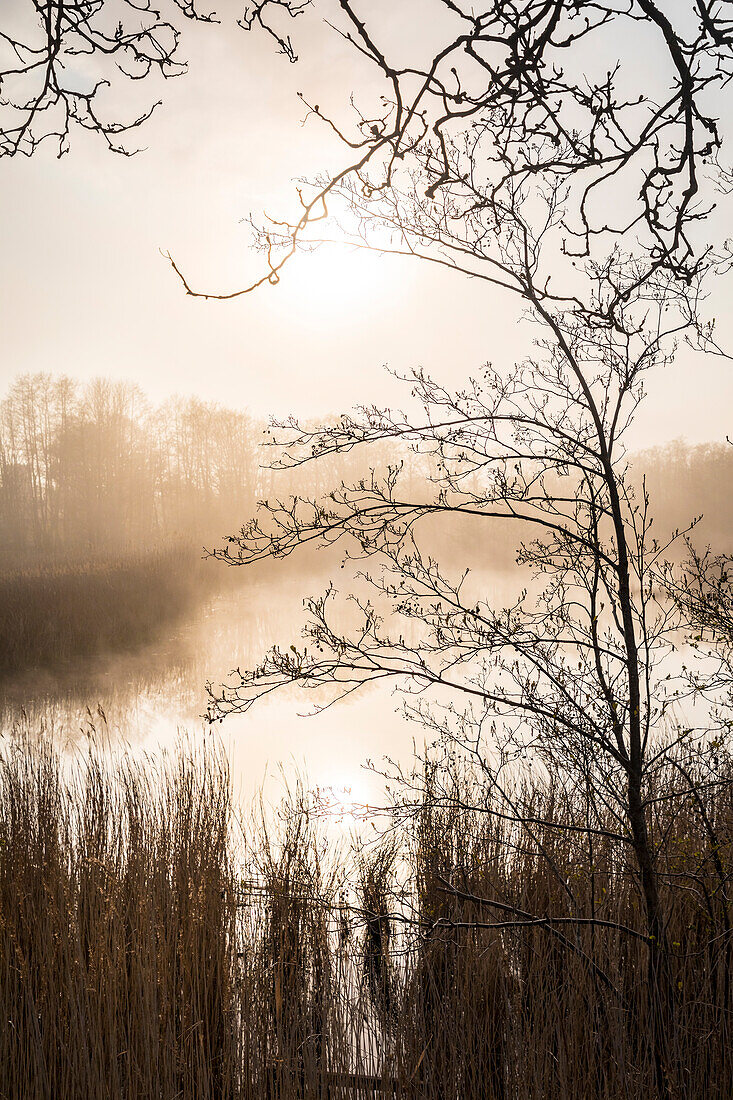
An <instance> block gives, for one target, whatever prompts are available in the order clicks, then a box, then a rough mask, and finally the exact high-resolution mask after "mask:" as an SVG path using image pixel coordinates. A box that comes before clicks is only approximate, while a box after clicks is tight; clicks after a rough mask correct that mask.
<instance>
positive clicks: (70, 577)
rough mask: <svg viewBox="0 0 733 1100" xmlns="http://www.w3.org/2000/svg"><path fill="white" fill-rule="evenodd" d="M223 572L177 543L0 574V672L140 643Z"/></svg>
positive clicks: (209, 587) (184, 611)
mask: <svg viewBox="0 0 733 1100" xmlns="http://www.w3.org/2000/svg"><path fill="white" fill-rule="evenodd" d="M206 566H208V568H206ZM221 579H222V571H221V570H217V569H215V568H213V567H212V563H210V562H209V563H206V562H203V561H202V560H201V552H200V551H197V550H195V549H192V548H187V547H179V546H176V547H165V548H159V549H157V550H152V551H150V552H148V553H138V554H130V555H120V556H119V557H116V558H114V559H108V560H93V561H88V562H77V563H73V562H69V563H67V564H65V565H62V566H60V567H57V568H52V567H42V566H41V567H38V568H31V569H27V570H15V571H13V572H9V573H5V574H0V675H2V674H9V673H15V672H18V671H22V670H25V669H31V668H34V667H54V666H58V665H59V664H61V663H63V662H64V661H68V660H72V659H73V658H76V657H86V656H90V655H93V654H98V653H104V652H116V651H117V652H119V651H121V650H126V649H131V648H134V647H136V646H139V645H142V644H144V643H145V642H147V641H149V640H150V639H151V638H153V637H155V636H156V634H157V633H158V632H159V631H160V629H161V627H162V626H164V625H165V624H170V623H171V622H175V621H176V620H177V619H179V618H181V617H182V616H184V615H185V614H187V613H188V612H190V611H191V610H192V609H193V608H195V606H196V604H197V603H198V601H200V599H201V598H202V595H205V594H206V593H207V592H211V591H212V590H213V588H214V587H216V585H217V583H220V582H221Z"/></svg>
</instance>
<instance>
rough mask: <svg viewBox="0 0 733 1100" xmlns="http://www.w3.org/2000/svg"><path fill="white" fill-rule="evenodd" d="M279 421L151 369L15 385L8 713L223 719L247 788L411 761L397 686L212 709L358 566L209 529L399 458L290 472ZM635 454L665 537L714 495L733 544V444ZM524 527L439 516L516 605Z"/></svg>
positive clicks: (443, 549) (141, 736)
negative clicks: (216, 400) (277, 777)
mask: <svg viewBox="0 0 733 1100" xmlns="http://www.w3.org/2000/svg"><path fill="white" fill-rule="evenodd" d="M261 440H262V426H261V425H257V424H255V423H254V422H253V421H252V420H251V419H250V418H249V417H248V416H247V415H246V414H244V413H238V412H232V411H230V410H226V409H223V408H221V407H220V406H214V405H206V404H205V403H202V402H200V401H188V402H186V401H180V400H177V399H173V400H171V401H169V402H168V403H167V404H166V405H164V406H161V407H159V408H153V407H152V406H151V405H150V404H149V403H148V402H147V401H146V399H145V397H144V395H143V394H142V392H141V391H140V390H139V389H138V388H137V387H134V386H127V385H112V384H110V383H106V382H105V381H104V380H98V381H96V382H93V383H90V384H88V385H87V386H86V387H83V388H80V387H79V386H78V385H77V384H76V383H75V382H73V380H70V379H52V378H51V377H50V376H47V375H35V376H24V377H23V378H21V379H18V380H17V381H16V382H15V383H14V384H13V385H12V386H11V387H10V390H9V391H8V394H7V396H6V397H5V398H4V399H3V400H2V401H1V402H0V534H1V535H2V538H1V539H0V549H1V550H2V554H1V555H0V558H1V560H0V586H2V592H1V593H0V596H2V599H1V600H0V603H3V604H4V607H3V608H1V609H0V616H4V618H3V621H2V636H3V639H4V641H3V644H4V652H3V655H2V660H0V674H1V677H2V678H1V679H0V721H1V722H2V727H3V729H4V730H6V731H8V730H12V729H13V727H14V726H18V725H19V724H21V725H25V726H27V727H29V728H31V729H40V728H42V727H43V728H47V729H52V730H54V731H55V732H56V733H57V734H58V736H59V738H60V739H62V740H64V741H68V742H70V743H72V744H74V743H78V742H79V741H80V740H83V739H84V738H85V737H90V736H92V737H95V738H100V737H101V738H106V739H109V740H110V741H111V742H113V743H118V744H120V743H128V744H130V745H132V746H135V747H136V748H140V749H145V748H150V749H153V748H155V747H158V746H160V745H167V744H171V743H172V742H174V741H175V739H176V738H177V737H178V736H179V735H180V733H181V731H184V730H185V731H189V732H190V733H191V734H193V735H195V736H212V735H215V736H219V737H221V738H222V739H223V741H224V743H225V745H226V746H227V748H228V751H229V754H230V759H231V762H232V767H233V773H234V777H235V783H237V784H238V785H239V786H240V787H241V788H242V790H243V791H246V792H252V791H254V790H255V789H256V788H257V787H258V786H259V784H260V783H261V782H262V780H263V778H264V776H265V773H266V772H267V771H268V769H269V771H270V772H271V773H272V772H275V771H276V770H277V765H278V764H279V763H281V762H282V763H283V764H284V765H285V767H286V770H289V771H290V773H292V772H294V771H295V770H300V771H301V772H303V773H307V778H308V780H309V782H311V783H312V784H314V785H316V786H332V787H336V788H339V789H344V788H349V789H350V791H351V792H352V793H353V797H354V800H359V799H361V800H364V801H366V800H368V799H369V798H370V797H371V798H373V797H374V796H375V795H374V792H375V790H376V787H377V781H376V779H375V778H374V777H373V776H371V775H369V774H368V773H366V772H365V771H364V770H363V768H362V763H363V761H364V760H365V759H366V758H371V759H372V760H374V761H375V763H377V764H379V761H380V759H381V758H382V757H383V756H384V755H389V756H391V757H395V758H400V759H403V760H404V759H405V758H407V757H408V756H409V755H410V753H411V751H412V744H413V739H415V740H416V742H417V744H418V747H421V746H422V744H423V741H424V738H425V731H423V730H422V729H421V728H420V727H418V726H416V725H414V724H411V723H407V722H406V721H405V719H404V718H403V717H402V716H401V714H400V713H399V703H400V700H399V698H394V697H393V695H392V689H391V688H383V687H370V688H368V689H362V690H361V691H360V692H359V693H357V694H356V695H355V696H352V697H350V699H349V700H348V701H346V702H341V703H339V704H337V705H336V706H333V707H331V708H329V709H327V710H326V711H325V712H323V713H320V714H318V715H314V714H313V711H314V707H315V703H316V699H315V698H314V696H313V693H312V692H311V693H309V692H307V691H305V692H303V691H301V692H296V691H294V690H287V691H281V692H278V693H277V694H276V696H274V697H271V698H269V699H267V700H264V701H262V702H260V703H259V704H258V705H257V706H256V707H254V708H253V709H252V710H251V711H250V712H249V713H248V714H246V715H233V716H231V717H230V718H228V719H227V721H226V722H225V723H224V724H223V725H219V726H217V727H215V729H214V731H213V732H212V729H211V727H207V726H206V724H205V722H204V720H203V715H204V714H205V711H206V705H207V693H206V684H207V682H210V683H211V684H213V685H214V686H215V687H216V686H218V685H220V684H222V683H224V682H225V681H227V679H228V678H229V676H230V674H231V672H232V670H233V669H236V668H241V669H250V668H253V667H255V666H256V665H257V664H258V663H259V662H260V661H261V660H262V657H263V656H264V654H265V653H266V652H267V650H268V649H269V648H270V647H271V646H272V645H275V644H277V645H279V646H280V647H281V648H283V649H285V650H286V649H287V648H288V646H289V645H290V644H291V643H293V642H295V643H298V641H299V639H300V629H301V626H302V624H303V621H304V615H305V612H304V609H303V599H304V597H305V596H308V595H318V594H320V593H322V592H323V591H324V590H325V588H326V586H327V584H328V582H329V579H334V580H335V581H336V584H337V587H338V585H339V582H341V584H342V585H343V587H344V591H346V590H347V588H348V586H349V585H351V584H352V583H353V579H352V578H350V575H349V574H348V571H347V573H346V574H344V573H341V572H340V568H339V566H340V561H341V557H342V552H343V548H342V547H337V548H334V549H332V550H331V551H329V552H327V553H323V554H307V553H300V554H299V553H296V554H294V555H293V556H291V557H289V558H287V559H286V560H284V561H274V562H266V563H260V564H257V565H254V566H248V567H246V568H242V569H238V568H227V567H226V566H225V565H223V564H222V563H221V562H218V561H214V560H211V559H209V560H203V559H202V551H201V547H202V545H206V546H208V547H209V548H212V547H215V546H216V545H220V544H221V543H220V540H221V539H222V537H224V536H225V535H226V534H227V533H229V532H234V531H236V530H238V528H239V527H240V526H241V524H242V523H243V522H245V521H246V520H247V518H248V517H249V516H250V515H251V514H252V513H253V512H254V509H255V507H256V500H257V498H258V497H265V496H267V495H268V494H277V495H278V496H279V497H280V498H281V499H283V498H286V497H287V496H288V495H290V494H291V493H294V492H297V493H300V494H303V495H312V496H319V495H320V494H322V493H323V492H326V491H328V490H329V489H330V488H331V487H332V486H334V485H337V484H339V482H340V481H341V480H342V479H343V480H346V481H351V480H355V479H358V477H360V476H364V474H365V471H367V470H368V467H369V465H370V464H372V463H376V464H377V465H379V463H380V462H381V463H382V465H384V464H385V463H386V462H387V461H390V460H391V459H392V458H393V457H394V456H393V455H391V454H386V453H380V452H378V448H372V450H371V453H370V455H369V456H363V457H362V456H361V455H355V454H353V453H352V454H349V455H347V456H339V458H338V461H334V460H333V458H326V459H324V460H319V462H317V463H314V464H308V465H307V466H306V467H304V468H303V470H299V471H287V472H285V473H279V474H276V473H274V472H273V471H272V470H268V469H266V468H262V462H263V460H264V459H263V452H262V448H261V446H260V444H261ZM375 451H377V452H378V453H376V455H375ZM266 457H269V456H267V455H265V458H266ZM404 457H405V458H406V462H407V466H406V470H405V475H404V476H405V481H406V483H407V484H406V491H407V492H411V493H418V494H420V493H421V492H423V493H424V492H425V485H426V482H425V474H426V469H427V467H426V465H425V463H426V457H425V456H422V455H415V454H414V453H410V452H406V454H405V456H404ZM633 469H634V471H635V480H636V482H637V483H638V486H639V492H641V476H640V475H641V474H644V476H645V477H646V489H647V491H648V493H649V496H650V501H651V507H650V511H651V513H652V514H653V515H655V517H656V519H655V525H654V527H653V528H652V534H653V535H655V536H656V537H657V538H658V539H659V540H660V541H661V542H664V541H665V540H666V539H667V538H668V536H669V533H670V532H671V531H672V530H673V529H674V528H681V529H683V528H684V527H685V526H686V525H687V523H688V522H689V521H690V520H691V519H692V518H693V517H695V516H698V515H700V514H701V513H704V517H705V518H704V520H703V521H702V522H701V524H700V525H699V527H698V528H697V529H696V530H695V532H694V536H695V539H696V541H697V543H698V545H705V544H706V543H708V542H710V543H711V544H712V545H713V546H714V548H715V549H716V550H717V551H725V550H730V549H731V548H732V547H733V504H732V503H731V500H730V499H729V496H728V494H727V492H726V491H725V487H726V485H727V484H730V479H731V474H732V473H733V449H732V448H730V447H725V446H715V445H710V446H707V447H697V448H688V447H686V446H685V445H684V444H682V443H675V444H670V445H669V446H668V447H666V448H657V449H655V450H653V451H648V452H645V453H643V454H640V455H638V456H636V458H635V460H634V465H633ZM636 471H638V473H636ZM477 524H478V526H477ZM520 537H521V532H520V533H519V534H518V532H517V530H516V529H515V528H513V527H512V526H511V524H509V523H504V522H502V523H494V524H493V525H491V526H490V527H489V526H487V525H486V524H485V523H481V521H468V520H466V519H465V518H464V519H461V520H460V522H458V521H457V520H456V519H455V518H452V519H451V523H450V525H446V526H444V527H443V528H440V527H436V528H435V530H431V531H430V542H431V544H432V546H431V552H434V553H435V556H436V558H437V560H438V561H439V562H440V563H441V566H442V567H443V569H444V570H445V571H446V572H449V573H450V574H451V576H452V577H453V578H454V579H456V580H457V579H458V578H459V577H460V575H461V573H462V572H463V571H464V569H466V568H470V569H471V574H470V576H469V579H468V581H467V585H468V587H469V589H470V591H471V593H472V594H473V596H474V598H476V599H479V598H480V599H486V598H490V599H491V601H492V602H493V603H494V604H495V605H499V606H504V605H508V604H510V603H511V602H512V601H514V600H515V599H516V598H517V596H518V594H519V592H520V590H521V589H522V587H523V586H526V585H528V584H531V578H530V577H529V576H528V575H527V574H526V573H523V572H522V570H520V569H518V567H517V566H516V563H515V556H516V547H517V545H518V541H519V538H520ZM303 715H309V716H308V717H303Z"/></svg>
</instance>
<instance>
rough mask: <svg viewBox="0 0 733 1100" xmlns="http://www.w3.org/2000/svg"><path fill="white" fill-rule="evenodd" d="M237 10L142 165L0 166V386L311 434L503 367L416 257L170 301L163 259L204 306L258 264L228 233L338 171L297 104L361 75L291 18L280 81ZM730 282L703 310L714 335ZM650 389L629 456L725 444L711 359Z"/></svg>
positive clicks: (210, 36) (400, 11) (472, 301)
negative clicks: (31, 374)
mask: <svg viewBox="0 0 733 1100" xmlns="http://www.w3.org/2000/svg"><path fill="white" fill-rule="evenodd" d="M13 2H18V0H13ZM240 6H241V5H239V4H236V5H235V4H233V3H231V2H230V0H224V2H223V3H220V4H219V5H217V8H218V11H219V12H220V14H221V15H222V18H223V23H222V25H221V26H198V27H190V26H189V27H186V28H185V31H186V33H185V34H184V38H183V49H182V52H183V54H184V56H186V57H187V58H188V60H189V71H188V73H187V74H186V75H185V76H184V77H181V78H179V79H176V80H171V81H168V82H166V84H165V87H164V88H163V95H164V103H163V106H162V107H161V108H160V109H159V110H158V112H157V113H156V115H155V116H154V118H153V119H152V120H151V121H150V122H149V123H148V124H147V125H146V127H145V129H144V131H141V132H140V140H141V142H142V143H144V145H145V146H146V148H145V149H144V151H142V152H140V153H139V154H138V155H137V156H135V157H132V158H124V157H120V156H115V155H113V154H111V153H110V152H109V151H107V150H106V148H105V147H104V145H103V143H102V142H101V141H99V140H98V139H96V138H95V137H94V136H93V135H85V134H80V133H76V134H73V135H72V141H71V149H70V152H69V153H68V154H67V155H65V156H64V157H62V158H61V159H58V158H56V157H55V156H54V154H53V151H52V149H51V148H50V147H47V148H45V149H42V150H41V151H40V152H39V153H38V154H36V155H35V156H34V157H33V158H30V159H25V158H16V159H14V160H12V161H11V160H8V159H6V160H4V161H3V162H2V165H1V166H0V174H1V178H2V192H1V193H0V194H1V196H2V202H1V203H0V288H1V290H2V293H1V295H0V346H1V347H2V359H1V360H0V388H2V389H4V388H5V386H7V384H8V383H9V382H10V381H11V380H12V378H14V377H15V376H17V375H18V374H21V373H25V372H28V371H40V370H43V371H50V372H52V373H66V374H70V375H72V376H74V377H76V378H79V379H82V380H84V379H87V378H90V377H93V376H95V375H100V374H101V375H105V376H109V377H112V378H115V379H129V380H130V381H132V382H136V383H139V384H140V385H141V387H142V388H143V389H144V390H145V391H146V392H147V393H148V395H149V396H150V397H151V399H152V400H154V401H158V400H162V399H164V398H165V397H167V396H168V395H169V394H171V393H180V394H184V395H187V394H193V395H196V396H199V397H202V398H204V399H206V400H213V401H219V402H222V403H225V404H228V405H231V406H236V407H246V408H248V409H249V410H251V411H252V412H253V413H254V414H255V415H257V416H267V415H269V414H274V415H275V416H282V415H286V414H288V413H295V414H297V415H300V416H304V417H312V416H328V415H329V414H333V413H341V412H343V411H346V410H347V409H348V408H349V407H351V406H353V405H354V404H355V403H357V402H372V401H373V402H375V403H378V404H382V403H392V404H399V403H400V400H401V388H400V385H399V384H398V383H397V382H396V381H395V380H394V379H393V378H392V377H391V375H390V374H389V373H388V372H387V371H385V369H384V368H385V366H388V367H389V368H391V369H392V370H394V371H396V372H398V373H400V372H405V371H408V370H410V369H411V368H412V367H414V366H421V367H424V368H425V369H426V370H428V371H430V372H432V373H434V374H435V375H437V376H438V377H439V378H440V379H441V380H445V381H451V382H454V383H455V384H456V385H457V386H460V384H461V383H462V382H463V381H464V380H465V378H466V377H467V375H468V374H470V373H471V372H473V371H476V370H478V368H479V367H480V366H481V365H482V364H483V363H485V362H486V361H487V360H490V361H492V362H494V363H495V364H496V365H501V364H507V365H508V364H509V363H510V362H511V360H512V357H513V354H514V353H515V351H516V343H517V339H516V337H517V328H516V325H517V321H518V312H517V308H516V305H515V304H514V303H513V302H512V301H510V300H507V299H506V298H504V299H502V298H501V296H499V295H496V294H495V293H493V292H489V293H487V290H486V289H485V287H484V286H483V285H482V284H481V283H479V282H478V281H471V280H468V279H466V278H465V277H460V276H457V275H454V274H451V273H447V272H437V271H435V270H434V269H432V268H430V267H429V266H428V265H424V264H420V263H419V261H413V260H408V259H403V258H397V257H380V256H377V255H375V254H368V253H366V254H365V253H363V252H361V251H360V252H349V251H348V250H344V249H338V248H331V249H330V250H329V251H328V252H327V251H326V250H325V249H324V250H321V251H320V252H319V253H316V254H315V255H312V256H299V257H297V258H296V259H295V260H294V261H293V262H292V264H291V266H290V267H289V269H287V270H286V271H285V273H284V275H283V278H282V281H281V283H280V284H279V285H278V286H277V287H269V286H266V287H264V288H262V289H261V290H260V291H258V292H257V293H256V294H253V295H250V296H246V297H244V298H240V299H236V300H234V301H230V302H216V301H204V300H199V299H193V298H191V297H188V296H186V295H185V293H184V291H183V289H182V287H181V285H180V284H179V283H178V281H177V280H176V278H175V275H174V273H173V271H172V269H171V268H170V266H169V265H168V264H167V262H166V260H165V259H164V257H163V256H162V255H161V250H162V251H166V250H168V251H170V253H171V254H172V255H173V256H174V258H175V259H176V261H177V262H178V263H179V265H180V266H181V268H182V270H183V271H184V272H185V273H186V275H187V277H188V278H189V279H190V281H191V283H192V284H193V285H194V286H196V287H199V288H201V289H211V290H213V291H227V290H231V289H233V288H235V287H237V286H240V285H242V284H244V283H246V282H248V281H249V280H251V279H252V278H256V277H257V276H258V275H259V274H260V273H261V271H262V265H263V260H262V257H261V256H260V255H258V254H256V253H254V252H252V251H251V250H249V248H248V236H247V228H246V224H244V222H243V219H246V217H247V216H248V215H249V214H250V213H252V214H253V215H255V217H257V216H260V215H261V214H262V212H263V211H265V212H267V213H269V214H272V215H273V216H276V217H277V216H281V217H289V216H291V215H292V213H293V212H294V210H295V209H296V204H297V199H296V196H295V185H294V182H293V181H294V179H295V178H296V177H300V176H309V175H312V174H314V173H316V172H318V171H319V170H322V169H328V168H329V167H333V166H334V165H335V164H337V163H338V158H339V156H340V150H339V146H338V143H337V142H336V141H335V140H334V139H333V138H331V137H329V135H328V133H327V132H325V130H324V128H323V126H322V125H321V124H320V123H319V122H318V121H317V120H314V119H312V118H311V119H310V120H309V121H308V122H307V123H306V124H305V125H303V124H302V120H303V116H304V114H305V111H304V108H303V105H302V103H301V102H300V101H299V100H298V97H297V92H298V91H299V90H300V91H303V92H305V93H306V94H307V95H308V96H309V97H310V98H311V101H312V102H318V101H319V100H320V102H322V103H323V102H327V103H329V104H333V105H334V107H335V108H337V109H340V108H342V107H344V106H345V105H346V104H347V102H348V93H349V91H350V89H351V88H352V87H353V86H358V87H362V86H363V84H364V80H365V77H366V74H365V73H364V72H363V71H361V69H360V66H359V62H358V59H356V60H355V57H354V54H353V51H351V50H350V49H348V48H347V47H345V46H344V45H343V44H342V43H340V41H339V40H338V38H337V37H336V36H335V35H334V34H333V33H331V32H329V31H328V30H327V29H325V30H324V28H323V25H322V24H321V23H320V21H319V20H318V19H315V18H314V17H312V16H308V19H310V22H308V19H306V17H303V18H302V20H299V21H297V29H298V30H299V31H300V34H299V35H298V37H297V38H296V43H297V45H298V46H299V48H300V56H301V59H300V61H299V63H298V64H297V65H291V64H289V63H288V61H287V60H286V59H285V58H283V57H281V56H278V55H277V51H276V49H275V48H274V44H273V43H272V41H271V40H270V39H268V38H267V37H266V36H265V35H263V34H261V33H260V34H245V33H244V32H243V31H241V30H239V29H238V28H237V27H236V26H235V24H234V19H233V16H234V13H235V11H236V12H237V13H238V12H239V8H240ZM371 9H372V11H376V9H380V10H381V13H382V14H384V13H385V12H386V11H389V13H390V14H389V19H391V20H392V22H393V24H394V26H393V28H392V29H393V31H394V33H395V36H396V38H395V40H396V41H399V38H400V36H401V35H405V34H406V33H408V31H410V30H411V29H412V28H414V27H418V28H419V34H420V35H422V36H423V38H424V40H425V44H426V47H427V46H429V44H430V41H429V39H430V35H431V33H434V30H435V29H434V28H431V27H428V26H425V21H424V20H423V21H421V20H420V16H419V3H417V2H416V0H415V2H412V0H410V2H406V0H403V2H402V3H401V4H400V5H399V6H394V5H387V4H385V3H384V2H383V0H372V3H371ZM139 91H140V92H141V91H142V89H136V88H135V89H133V92H134V93H135V94H137V93H138V92H139ZM145 94H146V95H149V94H150V92H148V91H147V90H145ZM728 159H733V158H731V157H730V156H729V158H728ZM731 228H733V227H731ZM721 232H725V233H727V232H728V227H727V226H725V225H722V226H721ZM731 285H733V284H731V283H730V282H729V283H728V285H727V286H724V287H721V288H720V289H719V290H718V291H717V292H716V294H717V298H718V299H719V300H716V301H715V302H714V303H713V304H714V307H715V309H716V310H717V311H718V313H719V314H721V315H722V317H723V327H724V329H725V326H726V322H725V314H726V310H727V304H728V301H729V299H730V290H731ZM648 388H649V400H648V401H647V402H646V403H645V405H644V406H643V408H642V411H641V413H640V415H639V417H638V419H637V423H636V427H635V432H634V436H633V440H634V442H635V443H636V444H637V445H638V446H650V445H654V444H658V443H663V442H665V441H666V440H669V439H675V438H680V437H683V438H686V439H687V440H689V441H690V442H693V443H694V442H702V441H706V440H722V439H724V438H725V436H726V434H728V433H730V432H731V430H732V428H731V423H730V420H731V417H730V410H731V408H733V402H732V400H731V399H732V398H733V366H731V365H730V364H728V363H727V362H726V361H724V360H705V359H703V358H702V357H699V356H697V357H696V356H693V355H692V354H691V353H683V354H681V355H680V357H679V360H678V363H677V364H676V365H674V366H673V367H671V368H669V369H668V370H666V371H665V372H664V373H663V374H660V375H658V376H657V377H656V378H654V379H652V381H651V382H650V385H649V387H648Z"/></svg>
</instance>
